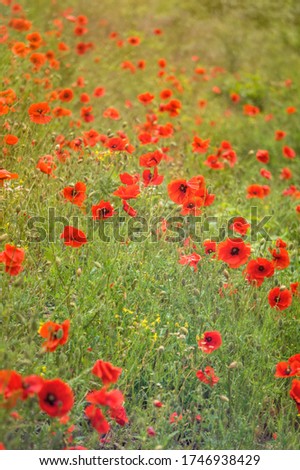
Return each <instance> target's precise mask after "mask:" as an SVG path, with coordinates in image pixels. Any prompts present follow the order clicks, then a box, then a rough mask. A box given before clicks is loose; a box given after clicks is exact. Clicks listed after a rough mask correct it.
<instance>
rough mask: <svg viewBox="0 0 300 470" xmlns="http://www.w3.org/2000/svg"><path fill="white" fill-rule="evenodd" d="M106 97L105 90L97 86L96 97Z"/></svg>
mask: <svg viewBox="0 0 300 470" xmlns="http://www.w3.org/2000/svg"><path fill="white" fill-rule="evenodd" d="M104 95H105V88H103V87H101V86H97V87H96V88H95V90H94V96H96V98H101V96H104Z"/></svg>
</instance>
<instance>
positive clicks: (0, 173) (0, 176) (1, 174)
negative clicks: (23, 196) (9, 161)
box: [0, 168, 19, 186]
mask: <svg viewBox="0 0 300 470" xmlns="http://www.w3.org/2000/svg"><path fill="white" fill-rule="evenodd" d="M16 178H19V175H18V174H17V173H11V172H10V171H7V170H4V168H1V169H0V186H3V185H4V181H5V180H13V179H16Z"/></svg>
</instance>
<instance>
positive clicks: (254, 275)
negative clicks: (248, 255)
mask: <svg viewBox="0 0 300 470" xmlns="http://www.w3.org/2000/svg"><path fill="white" fill-rule="evenodd" d="M244 273H246V278H247V280H248V281H249V282H254V283H255V284H256V285H257V286H260V285H261V284H262V283H263V281H264V279H265V277H272V276H273V275H274V265H273V263H272V261H269V260H267V259H265V258H257V259H253V260H251V261H249V263H248V264H247V267H246V269H245V271H244Z"/></svg>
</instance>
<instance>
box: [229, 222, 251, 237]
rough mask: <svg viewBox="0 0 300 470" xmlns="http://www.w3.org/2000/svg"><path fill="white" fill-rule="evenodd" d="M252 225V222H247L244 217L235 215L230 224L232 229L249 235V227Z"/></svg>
mask: <svg viewBox="0 0 300 470" xmlns="http://www.w3.org/2000/svg"><path fill="white" fill-rule="evenodd" d="M249 227H251V224H249V223H248V222H247V220H246V219H244V217H235V219H234V221H233V223H232V224H231V225H230V227H229V228H230V229H231V230H234V231H235V232H237V233H239V234H240V235H242V236H244V235H247V231H248V228H249Z"/></svg>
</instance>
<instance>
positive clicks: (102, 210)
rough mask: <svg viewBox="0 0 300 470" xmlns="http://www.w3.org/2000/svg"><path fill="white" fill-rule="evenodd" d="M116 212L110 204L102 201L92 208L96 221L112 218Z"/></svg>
mask: <svg viewBox="0 0 300 470" xmlns="http://www.w3.org/2000/svg"><path fill="white" fill-rule="evenodd" d="M114 213H115V210H114V208H113V206H112V205H111V203H110V202H108V201H100V202H99V203H98V204H96V205H95V206H92V214H93V219H94V220H103V219H108V218H109V217H112V216H113V215H114Z"/></svg>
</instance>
